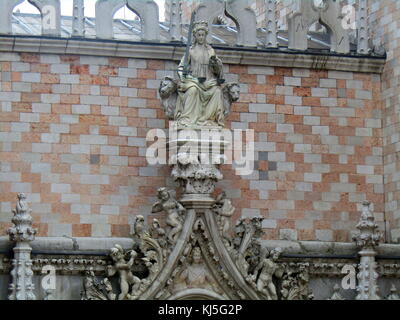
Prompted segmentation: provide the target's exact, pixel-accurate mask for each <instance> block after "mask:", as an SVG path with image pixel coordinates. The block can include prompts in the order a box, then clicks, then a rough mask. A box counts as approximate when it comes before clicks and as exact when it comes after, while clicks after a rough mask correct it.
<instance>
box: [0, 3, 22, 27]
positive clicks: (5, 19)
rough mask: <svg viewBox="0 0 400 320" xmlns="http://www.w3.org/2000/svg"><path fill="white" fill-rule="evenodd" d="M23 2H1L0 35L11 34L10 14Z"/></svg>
mask: <svg viewBox="0 0 400 320" xmlns="http://www.w3.org/2000/svg"><path fill="white" fill-rule="evenodd" d="M22 2H24V0H3V1H2V7H1V10H0V34H1V33H2V34H9V33H12V24H11V23H12V12H13V10H14V8H15V7H16V6H17V5H19V4H21V3H22Z"/></svg>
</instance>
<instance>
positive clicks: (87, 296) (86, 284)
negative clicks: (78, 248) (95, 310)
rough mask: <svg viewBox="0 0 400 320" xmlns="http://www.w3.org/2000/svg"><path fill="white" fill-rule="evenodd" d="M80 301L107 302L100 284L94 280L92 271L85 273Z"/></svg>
mask: <svg viewBox="0 0 400 320" xmlns="http://www.w3.org/2000/svg"><path fill="white" fill-rule="evenodd" d="M81 299H82V300H108V299H107V296H106V295H105V294H104V292H103V290H102V286H101V283H100V282H99V281H98V280H97V279H96V276H95V275H94V272H93V270H90V271H86V272H85V278H83V290H82V291H81Z"/></svg>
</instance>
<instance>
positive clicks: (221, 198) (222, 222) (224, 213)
mask: <svg viewBox="0 0 400 320" xmlns="http://www.w3.org/2000/svg"><path fill="white" fill-rule="evenodd" d="M213 209H214V211H215V212H216V213H217V214H218V216H219V227H220V232H221V235H222V238H223V239H224V240H225V241H227V243H228V246H229V247H230V246H231V242H232V237H231V235H230V231H231V228H232V222H231V218H232V215H233V213H234V212H235V208H234V207H233V205H232V202H231V200H229V199H227V198H226V193H225V192H224V191H223V192H221V193H220V194H219V195H218V197H217V199H216V200H215V204H214V207H213Z"/></svg>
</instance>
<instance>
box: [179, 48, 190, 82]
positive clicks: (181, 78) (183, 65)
mask: <svg viewBox="0 0 400 320" xmlns="http://www.w3.org/2000/svg"><path fill="white" fill-rule="evenodd" d="M188 66H190V54H189V57H188ZM184 68H185V56H183V57H182V59H181V62H180V63H179V65H178V76H179V79H180V80H181V81H182V82H183V81H184V80H185V78H184V76H183V70H184Z"/></svg>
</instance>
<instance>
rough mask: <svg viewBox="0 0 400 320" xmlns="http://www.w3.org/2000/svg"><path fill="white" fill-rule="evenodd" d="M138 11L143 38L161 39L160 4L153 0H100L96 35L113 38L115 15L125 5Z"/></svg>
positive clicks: (135, 11)
mask: <svg viewBox="0 0 400 320" xmlns="http://www.w3.org/2000/svg"><path fill="white" fill-rule="evenodd" d="M125 5H127V7H128V8H129V9H130V10H132V11H133V12H134V13H136V14H137V15H138V16H139V18H140V21H141V26H142V40H145V41H159V40H160V28H159V26H158V23H159V14H158V5H157V3H155V2H154V1H152V0H145V1H143V0H115V1H108V0H98V1H97V2H96V21H101V23H96V36H97V37H98V38H104V39H112V38H113V17H114V15H115V13H116V12H117V11H118V10H119V9H121V8H122V7H123V6H125Z"/></svg>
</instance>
